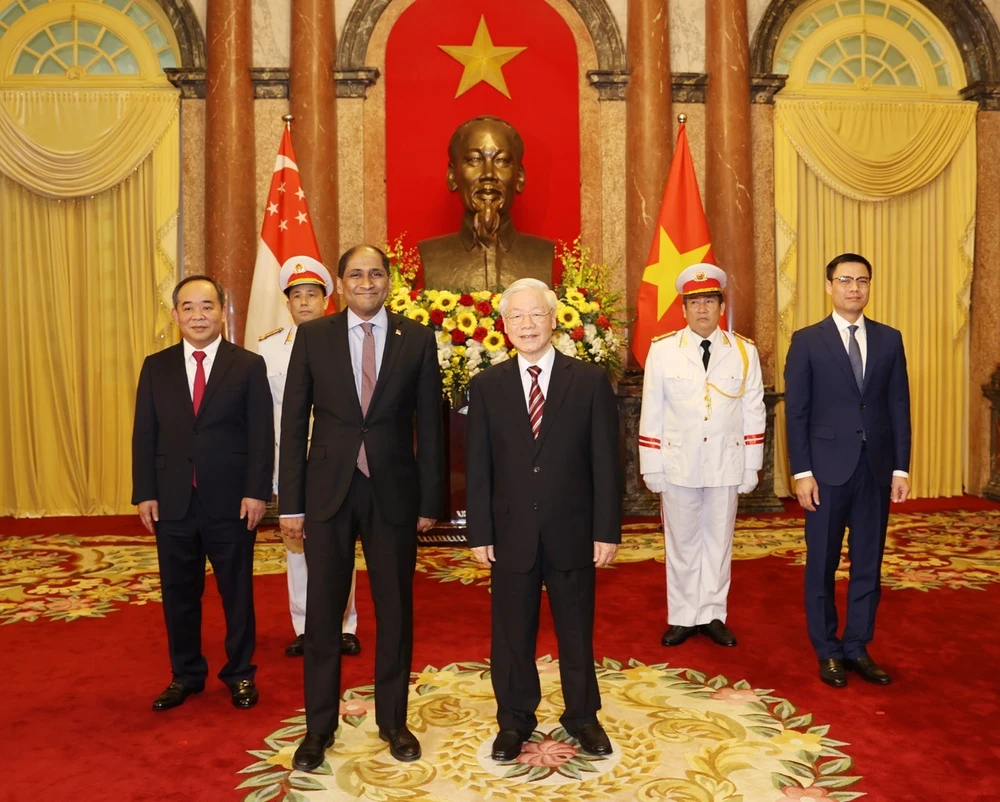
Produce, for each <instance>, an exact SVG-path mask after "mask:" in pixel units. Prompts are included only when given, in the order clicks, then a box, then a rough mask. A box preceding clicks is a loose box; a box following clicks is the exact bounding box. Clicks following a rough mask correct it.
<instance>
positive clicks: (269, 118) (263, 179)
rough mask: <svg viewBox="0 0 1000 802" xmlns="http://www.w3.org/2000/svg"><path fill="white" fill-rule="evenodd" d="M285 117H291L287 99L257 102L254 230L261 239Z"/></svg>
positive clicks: (255, 114)
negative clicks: (285, 115)
mask: <svg viewBox="0 0 1000 802" xmlns="http://www.w3.org/2000/svg"><path fill="white" fill-rule="evenodd" d="M284 114H288V101H287V100H285V99H282V100H255V101H254V104H253V118H254V120H253V123H254V142H255V143H256V156H257V159H256V164H255V165H254V187H255V189H254V192H255V194H254V230H255V231H256V232H257V234H258V236H259V235H260V227H261V225H262V224H263V222H264V206H265V203H266V201H267V193H268V192H269V191H270V189H271V178H272V176H274V160H275V158H276V157H277V155H278V145H280V144H281V137H282V134H283V131H284V127H285V123H284V122H283V121H282V119H281V117H282V115H284ZM308 202H309V198H306V203H308Z"/></svg>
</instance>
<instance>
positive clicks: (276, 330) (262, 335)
mask: <svg viewBox="0 0 1000 802" xmlns="http://www.w3.org/2000/svg"><path fill="white" fill-rule="evenodd" d="M284 330H285V327H284V326H282V327H281V328H279V329H275V330H274V331H269V332H267V334H261V335H260V337H258V338H257V342H263V341H264V340H266V339H267V338H268V337H273V336H274V335H275V334H280V333H281V332H283V331H284Z"/></svg>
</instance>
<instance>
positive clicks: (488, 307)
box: [476, 301, 493, 317]
mask: <svg viewBox="0 0 1000 802" xmlns="http://www.w3.org/2000/svg"><path fill="white" fill-rule="evenodd" d="M476 311H477V312H478V313H479V317H489V316H490V315H492V314H493V304H491V303H490V302H489V301H480V302H479V303H477V304H476Z"/></svg>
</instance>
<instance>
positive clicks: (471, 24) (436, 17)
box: [385, 0, 597, 278]
mask: <svg viewBox="0 0 1000 802" xmlns="http://www.w3.org/2000/svg"><path fill="white" fill-rule="evenodd" d="M480 17H484V18H485V20H486V25H487V27H488V28H489V33H490V36H491V38H492V41H493V45H494V46H496V47H525V48H526V50H524V51H523V52H521V53H520V54H519V55H517V56H515V57H514V58H513V59H511V60H510V61H508V62H507V63H506V64H504V65H503V66H502V68H501V69H502V70H503V75H504V79H505V81H506V84H507V89H508V91H509V92H510V98H509V99H508V98H506V97H504V96H503V95H502V94H501V93H500V92H499V91H497V90H496V89H494V88H493V87H492V86H490V85H489V84H487V83H485V82H481V83H479V84H477V85H476V86H474V87H472V88H471V89H470V90H468V91H467V92H465V93H464V94H462V95H461V96H460V97H458V98H456V97H455V92H456V90H457V89H458V85H459V81H460V80H461V78H462V73H463V70H464V69H465V68H464V67H463V66H462V65H461V64H460V63H459V62H458V61H456V60H455V59H454V58H452V57H451V56H450V55H448V54H447V53H445V52H444V51H443V50H441V48H440V47H439V45H471V44H472V42H473V37H474V36H475V33H476V29H477V27H478V25H479V20H480ZM577 70H578V65H577V55H576V42H575V41H574V39H573V34H572V32H571V31H570V29H569V27H568V26H567V25H566V23H565V21H564V20H563V19H562V17H561V16H560V15H559V13H558V12H557V11H555V10H554V9H553V8H552V7H551V6H550V5H549V4H548V3H546V2H545V1H544V0H507V2H505V3H503V4H502V5H501V6H499V7H498V6H497V5H496V4H493V3H487V2H485V1H484V0H418V1H417V2H416V3H414V4H413V5H412V6H410V7H409V8H408V9H407V10H406V11H404V12H403V14H402V15H401V16H400V18H399V20H398V21H397V22H396V24H395V25H394V26H393V28H392V31H391V32H390V34H389V40H388V42H387V46H386V68H385V103H386V122H385V125H386V198H387V204H388V209H387V228H388V235H389V240H390V241H392V240H394V239H395V237H396V236H398V235H400V234H404V235H405V237H404V241H405V243H406V245H407V246H415V245H416V244H417V242H418V241H419V240H422V239H426V238H427V237H434V236H438V235H440V234H447V233H449V232H452V231H456V230H457V229H458V227H459V223H460V221H461V218H462V210H463V207H462V202H461V200H460V199H459V197H458V194H457V193H449V192H448V189H447V187H446V186H445V175H446V172H447V169H448V140H449V139H450V138H451V135H452V133H453V132H454V130H455V128H456V127H457V126H458V125H459V123H461V122H464V121H465V120H467V119H469V118H470V117H476V116H479V115H482V114H490V115H493V116H496V117H501V118H503V119H504V120H507V121H508V122H509V123H511V124H512V125H513V126H514V127H515V128H517V130H518V132H519V133H520V134H521V138H522V139H523V140H524V148H525V156H524V168H525V172H526V175H527V180H526V183H525V188H524V192H523V194H521V195H519V196H517V200H516V201H515V202H514V208H513V217H514V225H515V227H516V228H517V229H518V230H519V231H523V232H525V233H527V234H535V235H537V236H542V237H548V238H549V239H553V240H562V241H564V242H570V241H572V240H573V238H574V237H576V236H577V235H578V234H579V233H580V116H579V84H578V80H579V78H578V72H577ZM593 146H594V147H596V146H597V143H594V144H593ZM584 244H586V243H584ZM554 278H557V277H554Z"/></svg>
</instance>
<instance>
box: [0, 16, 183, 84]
mask: <svg viewBox="0 0 1000 802" xmlns="http://www.w3.org/2000/svg"><path fill="white" fill-rule="evenodd" d="M0 6H2V7H0V83H2V84H5V85H11V84H16V85H20V86H44V85H53V84H65V82H66V81H73V82H76V81H83V82H85V83H87V84H97V85H109V86H115V85H119V86H121V85H135V84H137V83H139V84H147V85H148V84H165V83H166V77H165V76H164V75H163V69H164V68H167V67H176V66H177V65H178V63H179V61H180V59H179V50H178V46H177V40H176V37H175V36H174V34H173V31H172V29H171V26H170V23H169V21H168V19H167V17H166V15H165V14H164V13H163V10H162V9H161V8H160V7H159V6H158V5H156V3H154V2H149V1H147V2H145V3H141V2H138V0H13V2H8V0H0Z"/></svg>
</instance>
